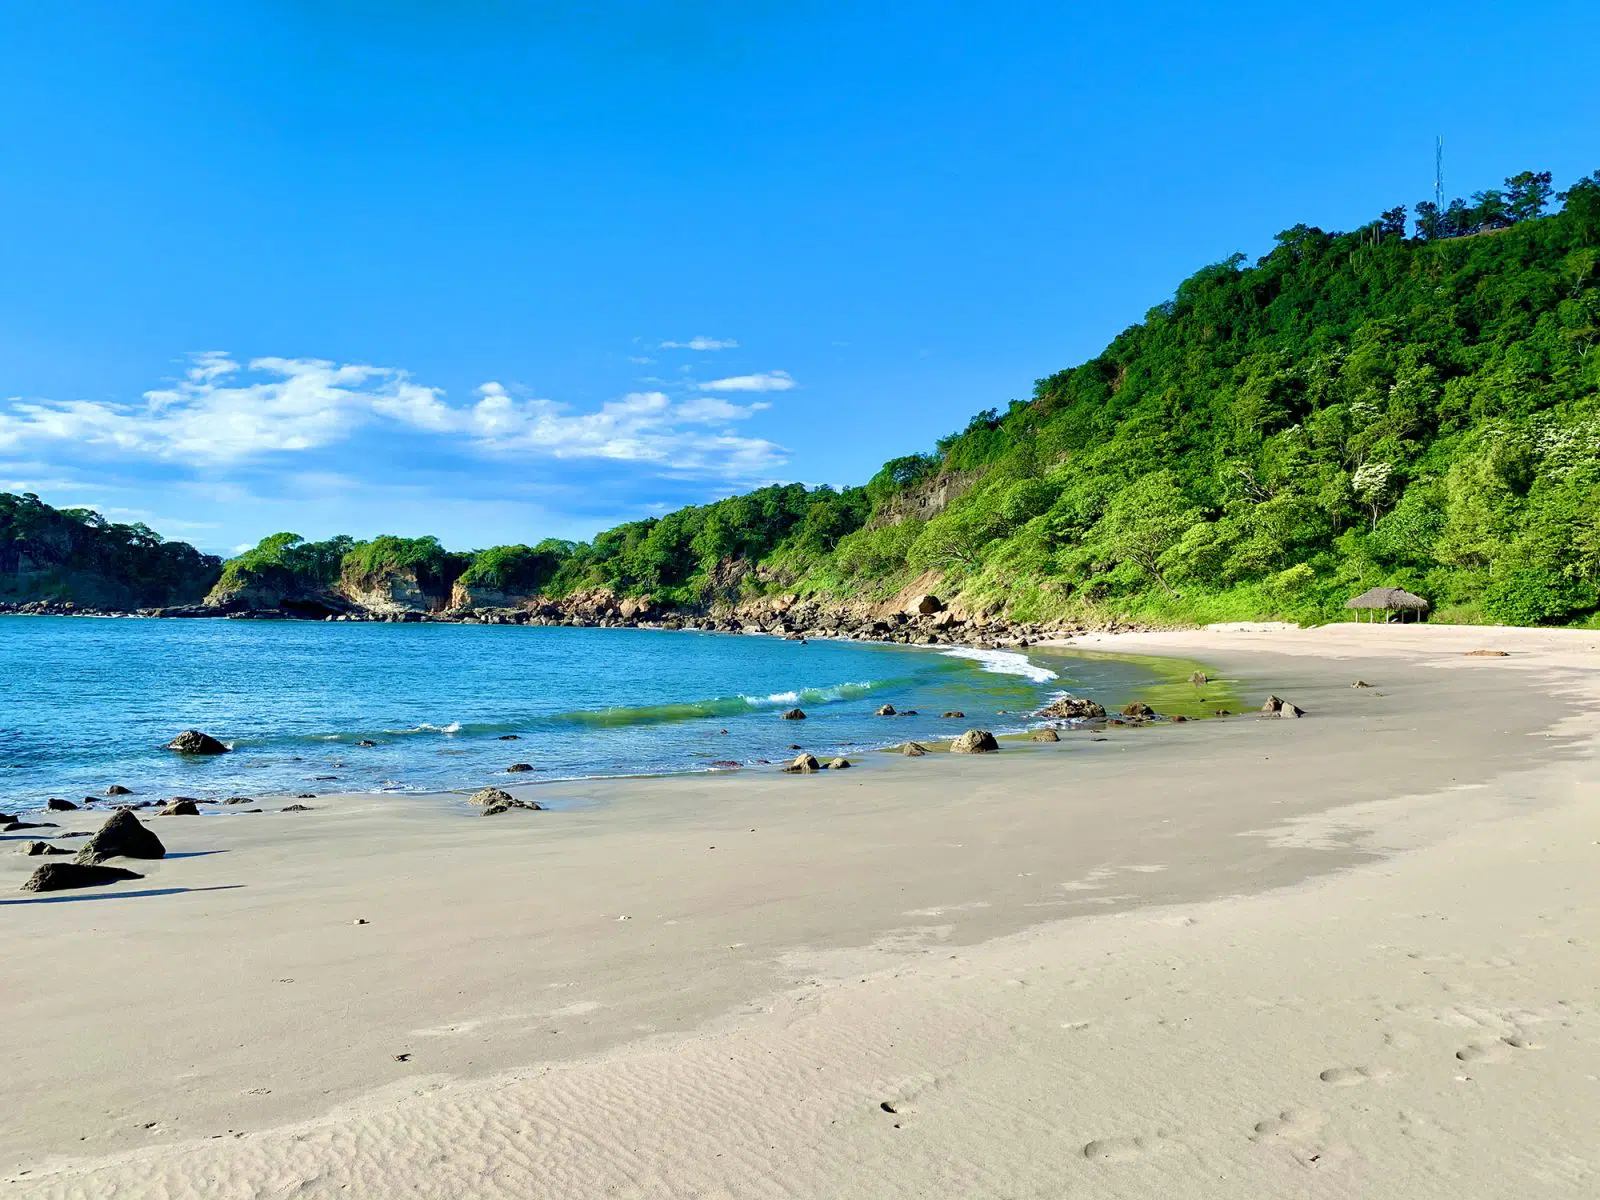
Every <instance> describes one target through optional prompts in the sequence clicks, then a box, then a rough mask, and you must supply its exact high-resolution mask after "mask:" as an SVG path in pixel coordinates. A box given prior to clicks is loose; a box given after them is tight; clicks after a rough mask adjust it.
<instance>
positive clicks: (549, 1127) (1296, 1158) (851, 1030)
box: [0, 626, 1600, 1200]
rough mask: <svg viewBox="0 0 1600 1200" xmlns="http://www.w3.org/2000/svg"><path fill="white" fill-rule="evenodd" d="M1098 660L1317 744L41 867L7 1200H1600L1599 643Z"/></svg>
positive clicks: (0, 882)
mask: <svg viewBox="0 0 1600 1200" xmlns="http://www.w3.org/2000/svg"><path fill="white" fill-rule="evenodd" d="M1080 644H1083V645H1085V646H1087V647H1088V648H1090V649H1093V650H1119V651H1121V650H1128V651H1134V652H1138V653H1170V654H1178V655H1182V656H1185V657H1189V658H1198V659H1200V660H1201V661H1202V662H1204V663H1206V664H1207V665H1208V666H1210V667H1213V668H1215V669H1216V670H1217V671H1219V672H1220V673H1222V674H1224V675H1227V676H1228V677H1230V678H1231V679H1233V680H1235V681H1236V682H1235V683H1234V685H1233V686H1234V687H1235V688H1236V689H1237V690H1238V691H1239V692H1240V693H1241V694H1242V695H1244V696H1246V697H1248V698H1250V699H1252V700H1254V701H1256V702H1259V700H1260V699H1261V698H1262V697H1263V696H1264V695H1265V694H1266V693H1267V692H1268V691H1274V692H1277V693H1278V694H1279V695H1283V696H1286V697H1288V698H1289V699H1291V700H1294V701H1296V702H1297V703H1299V704H1301V705H1302V706H1303V707H1304V708H1305V709H1306V710H1307V712H1308V717H1307V719H1305V720H1302V721H1275V720H1262V719H1258V718H1256V717H1255V716H1253V715H1247V716H1241V717H1234V718H1230V719H1228V720H1224V721H1207V722H1194V723H1191V724H1188V725H1182V726H1161V727H1154V728H1145V729H1124V730H1112V731H1109V733H1108V734H1107V735H1105V736H1106V740H1104V741H1096V740H1094V738H1095V737H1096V736H1099V735H1093V734H1089V733H1072V734H1064V735H1063V740H1062V742H1060V743H1059V744H1055V745H1044V746H1018V745H1008V746H1007V748H1006V749H1005V750H1004V751H1003V752H1002V753H1000V754H999V755H993V756H986V757H979V758H973V759H966V760H963V759H958V758H953V757H950V756H946V755H936V756H935V755H930V756H929V757H927V758H922V759H915V760H906V759H900V758H890V757H889V756H881V757H874V758H872V760H871V761H870V762H867V763H866V764H865V765H863V766H861V767H858V768H856V769H853V770H851V771H848V772H840V773H837V774H835V773H826V774H823V775H819V776H812V777H798V778H797V777H782V776H777V775H770V774H757V773H754V772H746V773H743V774H741V775H739V776H735V777H686V778H673V779H656V780H634V781H616V782H609V783H606V784H603V785H602V784H593V785H583V786H579V785H562V786H559V787H545V788H538V789H521V790H522V791H523V794H527V795H537V797H538V798H539V799H540V800H541V801H543V802H546V803H549V804H551V806H552V810H551V811H549V812H543V813H533V812H512V813H507V814H505V815H503V816H500V817H496V818H491V819H484V818H480V817H476V816H468V815H465V810H464V809H463V808H462V807H461V806H460V805H459V804H458V803H452V802H448V801H446V802H437V803H427V802H423V801H420V800H418V799H416V798H395V797H389V798H383V797H370V796H352V797H324V798H319V799H317V800H315V801H308V802H307V803H309V804H310V805H312V807H313V809H314V811H312V812H305V813H281V812H278V811H277V809H278V808H280V807H281V802H280V803H274V804H269V805H265V806H264V807H266V808H267V809H268V811H266V812H263V813H261V814H255V815H246V814H240V813H232V814H212V815H206V816H203V817H198V818H183V817H173V818H152V819H151V821H150V824H151V825H152V827H153V828H155V829H157V830H158V831H159V833H160V834H161V836H162V837H163V838H164V839H165V840H166V842H167V844H168V847H169V849H170V850H172V851H174V853H173V854H172V855H171V856H169V857H168V858H167V859H166V860H164V861H162V862H158V863H152V864H149V865H148V868H141V869H146V870H147V878H146V879H145V880H144V881H142V882H141V883H130V884H125V885H120V886H118V887H116V888H110V889H104V890H99V891H95V892H92V893H66V894H63V895H60V896H46V897H37V898H30V897H23V896H21V895H20V894H19V893H17V892H16V891H15V888H16V886H17V885H18V884H19V883H20V882H21V880H22V878H24V877H25V875H26V873H27V871H28V870H29V869H30V868H31V867H32V866H33V865H36V864H37V863H38V862H39V861H40V860H38V859H32V860H29V859H23V858H20V857H17V856H14V855H4V854H0V896H6V897H10V898H8V899H0V1063H3V1064H4V1066H3V1071H4V1073H3V1076H0V1194H3V1195H6V1196H12V1195H15V1196H41V1197H44V1196H92V1197H108V1196H117V1197H127V1196H196V1197H200V1196H204V1197H234V1196H238V1197H278V1196H297V1197H321V1196H374V1197H390V1196H437V1197H500V1196H505V1197H543V1196H552V1197H555V1196H560V1197H588V1196H615V1197H669V1196H683V1197H689V1196H694V1197H730V1198H731V1197H738V1198H741V1200H742V1198H745V1197H801V1196H803V1197H854V1196H896V1197H901V1196H980V1197H1007V1198H1016V1200H1021V1198H1048V1200H1055V1198H1058V1197H1071V1196H1101V1197H1123V1196H1126V1197H1148V1196H1185V1197H1218V1198H1221V1197H1228V1198H1230V1200H1231V1198H1233V1197H1277V1196H1318V1197H1320V1196H1329V1197H1427V1196H1441V1197H1444V1196H1448V1197H1452V1198H1453V1200H1462V1198H1468V1197H1503V1196H1507V1195H1513V1194H1515V1195H1519V1196H1536V1197H1545V1196H1550V1197H1566V1196H1572V1197H1579V1196H1582V1197H1591V1196H1594V1195H1596V1194H1600V967H1597V964H1596V959H1595V948H1596V941H1597V939H1600V765H1597V762H1596V759H1595V756H1594V749H1595V746H1596V744H1597V742H1596V735H1597V733H1600V634H1595V633H1582V632H1572V631H1550V632H1538V631H1509V630H1471V629H1451V628H1441V627H1429V626H1421V627H1407V628H1399V627H1382V626H1377V627H1359V628H1357V627H1351V626H1344V627H1335V628H1329V629H1323V630H1311V631H1305V632H1300V631H1289V630H1281V629H1270V628H1258V629H1255V630H1234V631H1220V630H1212V631H1203V632H1198V633H1193V634H1181V635H1180V634H1163V635H1155V634H1151V635H1124V636H1120V637H1116V638H1109V639H1108V638H1093V639H1083V640H1082V642H1081V643H1080ZM1477 647H1491V648H1504V649H1507V650H1510V651H1511V652H1512V653H1511V655H1510V656H1509V657H1506V658H1478V657H1474V658H1468V657H1466V656H1465V655H1464V651H1466V650H1469V649H1473V648H1477ZM1357 678H1361V679H1365V680H1367V681H1369V682H1371V683H1373V684H1374V685H1376V686H1374V687H1373V688H1370V689H1355V688H1352V687H1350V684H1351V682H1352V681H1353V680H1355V679H1357ZM782 737H783V735H782V734H776V735H775V740H776V739H779V738H782ZM60 820H61V823H62V826H63V828H64V829H69V830H70V829H74V828H89V827H92V826H93V825H94V824H95V823H96V818H93V817H91V816H88V815H83V816H79V815H77V814H67V815H66V816H64V817H62V818H60ZM5 841H6V843H7V848H9V846H10V845H11V844H18V845H20V843H21V841H22V838H21V837H20V836H12V835H7V837H6V839H5ZM358 919H363V920H365V921H366V922H367V923H366V924H355V923H354V922H356V921H357V920H358Z"/></svg>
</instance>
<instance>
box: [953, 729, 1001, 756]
mask: <svg viewBox="0 0 1600 1200" xmlns="http://www.w3.org/2000/svg"><path fill="white" fill-rule="evenodd" d="M998 749H1000V743H999V742H997V741H995V740H994V734H992V733H990V732H989V731H988V730H987V729H969V730H967V731H966V732H965V733H963V734H962V735H961V736H960V737H958V738H957V739H956V740H955V741H953V742H951V743H950V753H951V754H992V753H994V752H995V751H996V750H998Z"/></svg>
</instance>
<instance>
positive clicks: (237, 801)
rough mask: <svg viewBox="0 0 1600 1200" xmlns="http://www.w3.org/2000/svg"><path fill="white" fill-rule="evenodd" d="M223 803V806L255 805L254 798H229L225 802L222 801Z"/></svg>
mask: <svg viewBox="0 0 1600 1200" xmlns="http://www.w3.org/2000/svg"><path fill="white" fill-rule="evenodd" d="M223 803H224V804H254V803H255V798H254V797H253V796H229V797H228V798H227V799H226V800H224V801H223Z"/></svg>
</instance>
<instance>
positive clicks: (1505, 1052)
mask: <svg viewBox="0 0 1600 1200" xmlns="http://www.w3.org/2000/svg"><path fill="white" fill-rule="evenodd" d="M1537 1049H1538V1047H1537V1046H1535V1045H1534V1044H1533V1043H1532V1042H1530V1041H1529V1040H1528V1039H1527V1038H1525V1037H1503V1038H1497V1039H1496V1040H1494V1041H1492V1042H1474V1043H1473V1044H1472V1045H1470V1046H1463V1047H1462V1048H1461V1049H1460V1050H1457V1051H1456V1058H1458V1059H1460V1060H1461V1061H1462V1062H1464V1063H1478V1062H1481V1063H1495V1062H1504V1061H1505V1060H1506V1059H1508V1058H1510V1057H1511V1055H1512V1052H1513V1051H1516V1050H1537Z"/></svg>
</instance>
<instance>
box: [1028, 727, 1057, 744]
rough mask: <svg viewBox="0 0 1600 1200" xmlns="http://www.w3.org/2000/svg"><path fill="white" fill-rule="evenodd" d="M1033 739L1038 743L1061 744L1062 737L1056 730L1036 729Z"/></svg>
mask: <svg viewBox="0 0 1600 1200" xmlns="http://www.w3.org/2000/svg"><path fill="white" fill-rule="evenodd" d="M1031 736H1032V738H1033V740H1034V741H1036V742H1059V741H1060V740H1061V735H1060V734H1059V733H1057V732H1056V731H1055V730H1054V729H1035V730H1034V731H1033V733H1032V735H1031Z"/></svg>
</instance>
